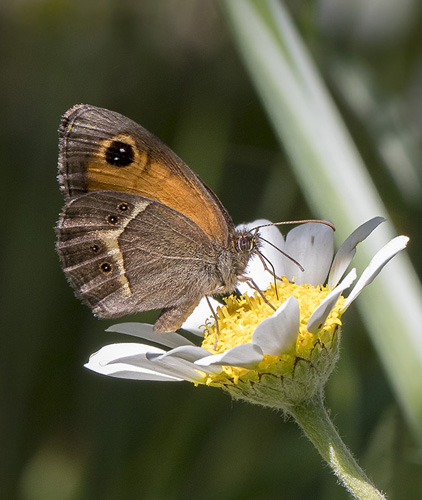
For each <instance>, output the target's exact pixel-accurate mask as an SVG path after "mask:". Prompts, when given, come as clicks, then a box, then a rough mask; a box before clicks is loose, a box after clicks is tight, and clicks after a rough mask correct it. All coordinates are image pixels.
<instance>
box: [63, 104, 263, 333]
mask: <svg viewBox="0 0 422 500" xmlns="http://www.w3.org/2000/svg"><path fill="white" fill-rule="evenodd" d="M59 137H60V141H59V150H60V151H59V165H58V167H59V174H58V180H59V184H60V189H61V191H62V192H63V195H64V198H65V202H66V204H65V206H64V209H63V212H62V214H61V215H60V219H59V222H58V224H57V228H56V233H57V252H58V254H59V256H60V260H61V264H62V267H63V269H64V272H65V274H66V276H67V278H68V279H69V282H70V284H71V285H72V286H73V288H74V289H75V291H76V295H77V296H78V297H80V298H81V299H82V301H83V302H85V303H86V304H87V305H88V306H89V307H90V308H91V309H92V310H93V312H94V314H95V315H97V316H99V317H102V318H116V317H119V316H123V315H126V314H132V313H136V312H140V311H149V310H152V309H162V311H161V314H160V316H159V318H158V320H157V321H156V323H155V325H154V330H155V331H156V332H167V331H174V330H177V329H178V328H180V327H181V325H182V324H183V322H184V321H185V319H186V318H187V317H188V316H189V315H190V313H191V312H192V311H193V310H194V308H195V307H196V306H197V305H198V303H199V301H200V300H201V298H202V297H204V296H210V295H216V294H222V293H230V292H233V291H234V290H235V287H236V283H237V282H238V281H239V280H248V278H246V277H245V276H243V273H244V271H245V268H246V266H247V264H248V261H249V259H250V257H251V256H252V255H253V254H255V253H257V252H258V247H259V237H258V234H257V231H251V232H249V231H240V230H237V229H235V227H234V225H233V222H232V220H231V218H230V216H229V214H228V213H227V211H226V209H225V208H224V207H223V205H222V204H221V202H220V200H219V199H218V198H217V196H216V195H215V194H214V193H213V191H212V190H211V189H210V188H209V187H208V186H207V185H206V184H205V183H204V182H203V181H202V180H201V179H200V178H199V177H198V175H196V174H195V173H194V172H193V171H192V170H191V169H190V168H189V167H188V166H187V165H186V164H185V163H184V162H183V161H182V160H181V159H180V158H178V157H177V156H176V154H175V153H174V152H173V151H172V150H171V149H170V148H168V147H167V146H166V145H165V144H164V143H162V142H161V141H160V140H159V139H158V138H157V137H155V136H154V135H153V134H151V133H150V132H148V131H147V130H145V129H144V128H143V127H141V126H140V125H138V124H137V123H135V122H133V121H132V120H130V119H129V118H126V117H125V116H123V115H121V114H119V113H115V112H113V111H109V110H107V109H101V108H97V107H94V106H89V105H77V106H74V107H73V108H71V109H70V110H68V111H67V112H66V113H65V115H64V116H63V118H62V122H61V125H60V129H59Z"/></svg>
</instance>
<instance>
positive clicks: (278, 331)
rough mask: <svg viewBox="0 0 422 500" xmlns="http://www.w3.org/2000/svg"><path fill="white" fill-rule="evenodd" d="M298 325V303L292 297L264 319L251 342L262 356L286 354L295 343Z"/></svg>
mask: <svg viewBox="0 0 422 500" xmlns="http://www.w3.org/2000/svg"><path fill="white" fill-rule="evenodd" d="M299 324H300V312H299V302H298V301H297V299H296V297H294V296H293V295H292V296H291V297H289V298H288V299H287V300H286V301H285V302H283V304H282V305H281V306H280V307H279V308H278V309H277V311H276V312H275V313H274V314H273V315H272V316H271V317H269V318H267V319H264V321H262V322H261V323H260V324H259V325H258V326H257V327H256V329H255V331H254V333H253V335H252V342H253V344H255V345H258V346H259V347H260V348H261V349H262V351H263V352H264V354H272V355H273V356H278V355H280V354H283V353H287V352H289V351H290V350H291V349H292V347H293V346H294V345H295V343H296V339H297V336H298V333H299Z"/></svg>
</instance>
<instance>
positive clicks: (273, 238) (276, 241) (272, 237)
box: [237, 219, 286, 293]
mask: <svg viewBox="0 0 422 500" xmlns="http://www.w3.org/2000/svg"><path fill="white" fill-rule="evenodd" d="M264 224H271V222H270V221H269V220H266V219H259V220H256V221H254V222H251V223H249V224H242V225H241V226H238V227H237V229H243V230H251V229H253V228H255V227H257V226H261V225H264ZM259 235H260V236H261V237H262V238H264V239H265V240H268V241H269V242H270V243H271V244H272V245H274V246H275V247H276V248H274V247H273V246H271V245H270V244H268V243H266V242H265V241H262V240H261V246H260V252H261V253H262V254H263V255H264V256H265V258H267V259H268V260H269V261H270V262H271V264H272V265H273V266H274V270H275V273H276V275H277V276H284V274H285V273H284V262H285V259H286V257H284V256H283V254H282V253H280V252H279V251H278V250H277V248H279V249H280V250H283V249H284V238H283V235H282V234H281V233H280V231H279V230H278V228H277V227H276V226H272V225H271V226H266V227H262V228H261V229H259ZM267 267H269V268H270V269H271V266H270V265H269V264H268V263H267ZM244 274H245V276H248V277H250V278H252V279H253V280H254V281H255V283H256V284H257V285H258V287H259V288H260V289H261V290H266V289H267V288H268V287H269V286H270V284H271V283H273V282H274V277H273V276H272V274H271V273H269V272H268V271H266V270H265V268H264V266H263V265H262V262H261V259H260V258H259V257H258V255H254V256H253V257H252V258H251V259H250V260H249V263H248V267H247V268H246V272H245V273H244ZM238 289H239V291H240V293H245V292H250V291H251V288H250V286H249V285H248V284H247V283H243V282H241V283H239V284H238Z"/></svg>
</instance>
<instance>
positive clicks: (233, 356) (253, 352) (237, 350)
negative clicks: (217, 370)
mask: <svg viewBox="0 0 422 500" xmlns="http://www.w3.org/2000/svg"><path fill="white" fill-rule="evenodd" d="M263 357H264V355H263V353H262V350H261V349H260V348H259V347H258V346H256V345H253V344H242V345H238V346H236V347H233V348H232V349H229V350H227V351H226V352H223V353H222V354H214V355H211V356H206V357H205V358H202V359H199V360H198V361H196V362H195V364H196V365H199V366H204V367H205V366H212V365H219V366H240V367H242V368H255V367H256V365H257V364H258V363H259V362H260V361H262V359H263Z"/></svg>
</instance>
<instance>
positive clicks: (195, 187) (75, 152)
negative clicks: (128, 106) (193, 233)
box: [58, 105, 234, 246]
mask: <svg viewBox="0 0 422 500" xmlns="http://www.w3.org/2000/svg"><path fill="white" fill-rule="evenodd" d="M59 137H60V141H59V148H60V152H59V176H58V178H59V183H60V187H61V190H62V192H63V193H64V196H65V199H66V200H70V199H72V198H75V197H78V196H81V195H82V194H84V193H87V192H91V191H100V190H112V191H123V192H127V193H134V194H137V195H140V196H144V197H147V198H151V199H155V200H157V201H159V202H161V203H162V204H164V205H167V206H168V207H171V208H173V209H174V210H176V211H178V212H181V213H182V214H184V215H185V216H186V217H189V218H190V219H191V220H192V221H194V222H196V223H197V224H198V225H199V226H200V227H201V228H202V229H203V231H204V232H205V234H206V235H207V236H208V237H209V238H210V239H211V240H216V241H217V242H218V243H219V244H220V245H221V246H227V242H228V239H229V236H230V232H231V231H232V230H233V229H234V228H233V222H232V221H231V218H230V216H229V215H228V213H227V211H226V210H225V208H224V207H223V205H222V204H221V202H220V200H219V199H218V198H217V196H216V195H215V194H214V193H213V192H212V191H211V190H210V189H209V188H208V187H207V186H206V185H205V183H204V182H203V181H202V180H201V179H200V178H199V177H198V176H197V175H196V174H195V173H194V172H193V171H192V170H191V169H190V168H189V167H188V166H187V165H186V164H185V163H184V162H183V161H182V160H181V159H180V158H179V157H178V156H177V155H176V154H175V153H174V152H173V151H172V150H171V149H170V148H169V147H168V146H166V145H165V144H164V143H163V142H161V141H160V139H158V138H157V137H155V136H154V135H153V134H151V133H150V132H148V131H147V130H146V129H144V128H143V127H141V126H140V125H138V124H137V123H135V122H134V121H132V120H130V119H129V118H127V117H125V116H123V115H121V114H119V113H115V112H113V111H109V110H106V109H102V108H97V107H94V106H90V105H77V106H74V107H73V108H71V109H70V110H68V111H67V113H66V114H65V115H64V116H63V118H62V123H61V126H60V129H59Z"/></svg>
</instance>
